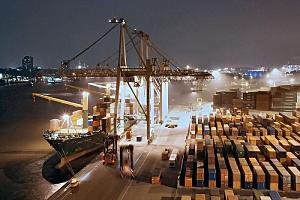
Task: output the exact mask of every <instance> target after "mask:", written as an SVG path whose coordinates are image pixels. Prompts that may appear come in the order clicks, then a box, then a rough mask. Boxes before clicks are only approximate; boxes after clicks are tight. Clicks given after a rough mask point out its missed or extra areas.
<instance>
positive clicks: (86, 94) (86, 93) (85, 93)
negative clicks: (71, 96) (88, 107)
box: [82, 92, 90, 97]
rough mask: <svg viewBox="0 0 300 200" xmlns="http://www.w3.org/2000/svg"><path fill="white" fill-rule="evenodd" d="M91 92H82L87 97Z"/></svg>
mask: <svg viewBox="0 0 300 200" xmlns="http://www.w3.org/2000/svg"><path fill="white" fill-rule="evenodd" d="M89 94H90V93H88V92H82V96H84V97H86V96H89Z"/></svg>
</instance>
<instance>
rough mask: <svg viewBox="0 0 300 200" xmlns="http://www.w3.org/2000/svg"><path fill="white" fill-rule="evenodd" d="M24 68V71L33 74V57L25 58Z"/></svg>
mask: <svg viewBox="0 0 300 200" xmlns="http://www.w3.org/2000/svg"><path fill="white" fill-rule="evenodd" d="M22 68H23V70H26V71H29V72H31V71H32V70H33V57H32V56H25V57H24V58H23V59H22Z"/></svg>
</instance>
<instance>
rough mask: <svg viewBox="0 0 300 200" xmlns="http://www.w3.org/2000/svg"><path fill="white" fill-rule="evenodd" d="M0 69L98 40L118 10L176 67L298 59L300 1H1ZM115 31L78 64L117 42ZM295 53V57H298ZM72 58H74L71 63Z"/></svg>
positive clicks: (66, 53) (52, 58) (68, 53)
mask: <svg viewBox="0 0 300 200" xmlns="http://www.w3.org/2000/svg"><path fill="white" fill-rule="evenodd" d="M0 5H1V6H0V36H1V37H0V67H14V66H19V65H21V59H22V57H23V56H24V55H32V56H34V61H35V64H37V65H40V66H47V67H53V66H57V65H58V64H59V63H60V61H61V60H63V59H68V58H70V57H72V56H74V55H75V54H76V53H77V52H78V51H80V50H81V49H83V48H84V47H86V46H87V45H88V44H89V43H91V42H92V41H94V40H95V39H97V37H99V36H100V35H101V34H102V33H104V32H105V31H106V30H107V29H108V28H110V26H111V24H109V23H108V19H109V18H111V17H113V16H119V17H123V18H125V19H127V22H128V24H129V25H130V26H131V27H135V28H137V29H141V30H144V31H145V32H147V33H149V34H150V36H151V38H152V40H153V41H154V42H155V43H156V44H157V45H158V46H159V47H160V48H162V49H163V50H165V51H166V52H167V53H168V54H169V55H170V56H172V58H174V59H175V60H176V61H177V62H178V63H180V64H182V65H186V64H189V65H192V66H195V65H196V66H224V65H225V66H226V65H233V66H247V67H248V66H257V65H266V66H270V65H277V66H280V65H282V64H286V63H288V61H291V62H293V61H294V60H297V61H298V62H299V61H300V59H299V58H300V1H299V0H207V1H202V0H195V1H184V0H152V1H143V0H130V1H125V0H119V1H117V0H109V1H100V0H97V1H96V0H69V1H63V0H51V1H41V0H1V3H0ZM117 37H118V35H117V30H115V31H114V32H113V34H111V35H110V37H108V38H106V40H104V41H103V42H101V44H99V45H97V46H95V47H94V48H93V49H91V50H90V51H89V52H88V53H87V54H86V55H84V56H82V57H80V60H81V61H82V62H86V63H88V64H91V65H93V64H96V63H98V62H99V61H101V60H103V59H104V58H105V57H107V56H109V55H110V54H111V53H112V52H113V51H114V50H116V48H117V42H116V40H117V39H118V38H117ZM297 56H298V57H297ZM77 63H78V60H77V61H75V64H77Z"/></svg>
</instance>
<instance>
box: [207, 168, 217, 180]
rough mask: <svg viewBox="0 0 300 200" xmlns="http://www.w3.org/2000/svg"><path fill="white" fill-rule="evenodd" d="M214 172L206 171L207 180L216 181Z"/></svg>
mask: <svg viewBox="0 0 300 200" xmlns="http://www.w3.org/2000/svg"><path fill="white" fill-rule="evenodd" d="M216 177H217V176H216V171H215V170H212V171H211V170H208V179H209V180H216Z"/></svg>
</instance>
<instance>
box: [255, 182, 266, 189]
mask: <svg viewBox="0 0 300 200" xmlns="http://www.w3.org/2000/svg"><path fill="white" fill-rule="evenodd" d="M265 188H266V186H265V183H257V184H256V189H265Z"/></svg>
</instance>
